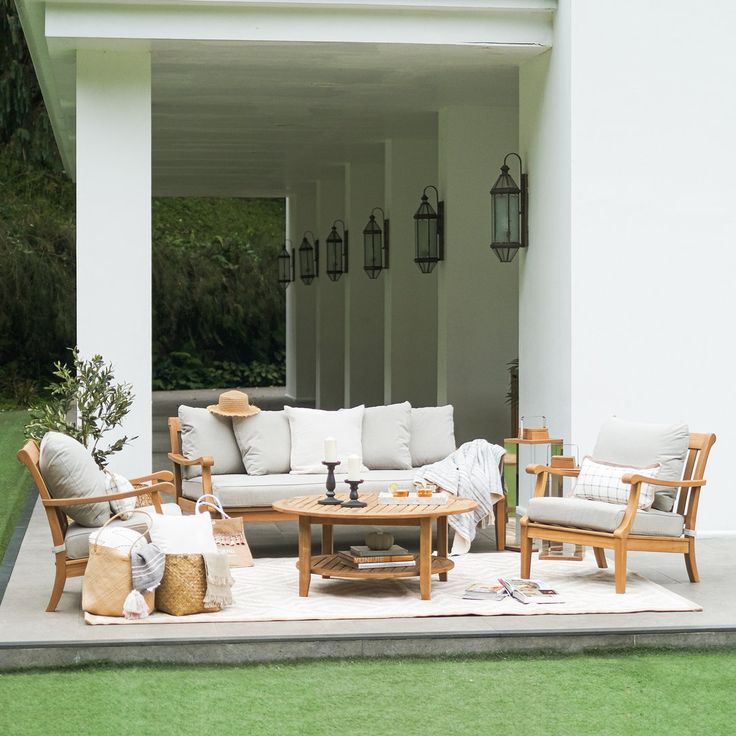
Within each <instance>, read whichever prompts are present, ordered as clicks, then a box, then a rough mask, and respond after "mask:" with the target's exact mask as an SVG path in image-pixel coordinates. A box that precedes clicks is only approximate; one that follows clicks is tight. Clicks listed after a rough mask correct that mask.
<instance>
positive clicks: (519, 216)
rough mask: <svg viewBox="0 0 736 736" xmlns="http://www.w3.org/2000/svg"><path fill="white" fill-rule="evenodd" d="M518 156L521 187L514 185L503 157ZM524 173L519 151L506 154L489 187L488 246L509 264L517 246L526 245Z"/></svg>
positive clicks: (499, 258)
mask: <svg viewBox="0 0 736 736" xmlns="http://www.w3.org/2000/svg"><path fill="white" fill-rule="evenodd" d="M509 156H516V158H518V159H519V173H520V175H521V188H519V187H518V186H517V185H516V182H515V181H514V179H513V177H512V176H511V174H509V167H508V166H507V165H506V159H508V157H509ZM526 195H527V176H526V174H525V173H524V172H523V167H522V163H521V157H520V156H519V154H518V153H508V154H506V156H505V157H504V160H503V166H501V175H500V176H499V177H498V179H497V180H496V183H495V184H494V185H493V188H492V189H491V223H492V224H491V248H492V249H493V251H494V252H495V254H496V255H497V256H498V260H499V261H501V262H502V263H510V262H511V261H513V260H514V256H516V253H517V252H518V250H519V248H526V246H527V207H526V202H527V200H526Z"/></svg>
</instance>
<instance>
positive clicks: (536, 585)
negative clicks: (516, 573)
mask: <svg viewBox="0 0 736 736" xmlns="http://www.w3.org/2000/svg"><path fill="white" fill-rule="evenodd" d="M498 582H499V583H501V585H503V587H504V588H505V589H506V591H507V592H508V594H509V595H510V596H511V597H513V598H516V600H517V601H519V602H521V603H564V602H565V601H564V600H563V599H562V596H560V594H559V593H558V592H557V591H556V590H553V589H552V588H550V587H549V586H548V585H546V584H545V583H544V582H543V581H542V580H523V579H522V578H499V579H498Z"/></svg>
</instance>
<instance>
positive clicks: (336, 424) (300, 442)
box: [284, 405, 364, 474]
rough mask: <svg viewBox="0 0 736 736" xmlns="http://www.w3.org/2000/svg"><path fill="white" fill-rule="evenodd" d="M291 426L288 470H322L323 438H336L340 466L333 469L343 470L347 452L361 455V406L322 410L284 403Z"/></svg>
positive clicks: (316, 471)
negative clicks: (289, 464)
mask: <svg viewBox="0 0 736 736" xmlns="http://www.w3.org/2000/svg"><path fill="white" fill-rule="evenodd" d="M284 411H285V412H286V416H287V417H288V419H289V428H290V429H291V472H292V473H295V474H301V473H326V472H327V468H326V467H325V466H324V465H323V464H322V461H323V460H324V454H325V453H324V442H325V438H327V437H334V438H335V440H336V441H337V459H338V460H339V461H340V465H339V466H338V468H337V472H344V471H345V470H346V469H347V458H348V455H358V456H359V457H361V456H362V454H363V446H362V437H363V412H364V407H363V406H362V405H361V406H356V407H355V408H353V409H338V410H337V411H323V410H322V409H302V408H298V407H294V406H285V407H284Z"/></svg>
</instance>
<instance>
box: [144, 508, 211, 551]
mask: <svg viewBox="0 0 736 736" xmlns="http://www.w3.org/2000/svg"><path fill="white" fill-rule="evenodd" d="M150 536H151V541H152V542H153V543H154V544H155V545H156V546H157V547H158V548H159V549H160V550H161V551H162V552H164V553H165V554H171V555H185V554H207V553H209V552H217V545H216V544H215V536H214V534H213V533H212V519H211V518H210V515H209V514H207V513H204V514H193V515H192V516H166V515H164V514H154V515H153V521H152V523H151V532H150Z"/></svg>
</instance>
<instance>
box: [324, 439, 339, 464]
mask: <svg viewBox="0 0 736 736" xmlns="http://www.w3.org/2000/svg"><path fill="white" fill-rule="evenodd" d="M325 462H326V463H336V462H337V441H336V440H335V438H334V437H327V438H326V439H325Z"/></svg>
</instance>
